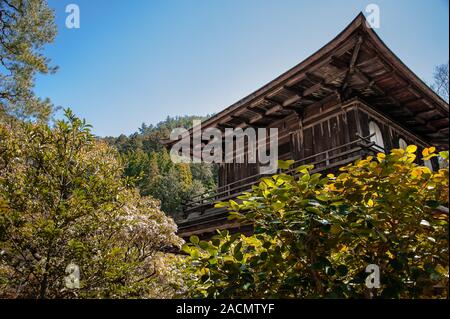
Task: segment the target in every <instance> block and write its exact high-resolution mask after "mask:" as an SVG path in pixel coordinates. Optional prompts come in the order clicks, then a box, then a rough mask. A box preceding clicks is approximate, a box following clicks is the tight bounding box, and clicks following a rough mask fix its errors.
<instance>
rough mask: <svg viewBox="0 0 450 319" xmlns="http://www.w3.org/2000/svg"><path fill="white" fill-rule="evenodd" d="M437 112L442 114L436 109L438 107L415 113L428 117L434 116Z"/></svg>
mask: <svg viewBox="0 0 450 319" xmlns="http://www.w3.org/2000/svg"><path fill="white" fill-rule="evenodd" d="M435 114H439V115H441V114H440V112H439V111H438V110H436V109H432V110H426V111H420V112H417V113H415V114H414V115H416V116H420V117H421V118H428V117H430V116H433V115H435Z"/></svg>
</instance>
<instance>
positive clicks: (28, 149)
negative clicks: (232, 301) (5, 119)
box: [0, 110, 182, 298]
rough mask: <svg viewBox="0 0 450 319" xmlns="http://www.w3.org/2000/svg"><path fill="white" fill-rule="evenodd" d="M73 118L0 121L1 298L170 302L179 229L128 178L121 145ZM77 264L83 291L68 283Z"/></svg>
mask: <svg viewBox="0 0 450 319" xmlns="http://www.w3.org/2000/svg"><path fill="white" fill-rule="evenodd" d="M66 116H67V120H64V121H63V120H61V121H57V122H56V124H55V127H54V128H53V129H51V128H50V127H48V126H47V125H46V124H33V123H24V122H19V123H15V126H14V127H11V126H7V125H5V124H1V125H0V251H1V254H0V255H1V257H0V296H2V297H32V298H35V297H39V298H55V297H58V298H61V297H64V298H68V297H107V298H118V297H120V298H124V297H139V298H145V297H155V298H156V297H157V298H161V297H170V296H172V294H174V293H176V289H177V287H178V283H177V278H178V277H177V276H175V274H174V269H173V268H171V265H172V264H173V262H175V261H176V259H177V258H176V257H175V256H173V255H171V254H169V253H167V252H166V251H167V250H170V249H172V248H174V247H177V246H179V245H181V243H182V240H181V239H180V238H178V237H177V236H176V235H175V232H176V225H175V223H174V222H173V220H172V219H170V218H168V217H166V216H165V215H164V213H162V212H161V211H160V209H159V203H158V202H157V201H155V200H153V199H152V198H149V197H141V196H140V195H139V193H138V192H137V190H136V189H134V188H133V186H132V184H131V181H130V179H128V178H123V166H122V164H121V162H120V161H118V160H117V157H118V154H117V151H116V150H115V149H114V148H112V147H110V146H108V145H107V144H106V143H104V142H101V141H97V140H96V139H95V138H94V137H93V135H92V134H91V133H90V130H89V126H88V125H86V124H85V123H84V121H81V120H79V119H78V118H76V117H75V116H74V115H73V114H72V113H71V112H70V110H68V111H66ZM70 263H75V264H76V265H78V266H79V269H80V272H81V274H80V275H81V276H80V288H79V289H68V288H67V287H66V286H65V284H64V278H65V276H67V273H66V267H67V266H68V265H69V264H70Z"/></svg>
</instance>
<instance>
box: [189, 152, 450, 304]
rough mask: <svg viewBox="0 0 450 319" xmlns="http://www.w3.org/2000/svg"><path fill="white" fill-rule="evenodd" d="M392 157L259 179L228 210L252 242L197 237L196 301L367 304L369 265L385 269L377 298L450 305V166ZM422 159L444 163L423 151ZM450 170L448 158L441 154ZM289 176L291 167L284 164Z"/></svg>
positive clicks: (192, 257)
mask: <svg viewBox="0 0 450 319" xmlns="http://www.w3.org/2000/svg"><path fill="white" fill-rule="evenodd" d="M416 150H417V148H416V147H415V146H413V145H411V146H409V147H408V148H407V149H406V151H404V150H401V149H394V150H392V152H391V153H390V154H387V155H385V154H382V153H380V154H378V155H377V156H376V157H375V158H373V157H372V156H369V157H367V158H366V159H363V160H359V161H357V162H356V163H354V164H349V165H348V166H345V167H342V168H341V169H340V171H341V173H340V174H339V175H338V176H337V177H335V176H334V175H331V174H330V175H328V176H322V175H320V174H318V173H315V174H313V173H312V171H311V170H312V169H313V167H312V166H302V167H299V168H297V169H296V170H295V174H287V173H280V174H277V175H274V176H272V177H265V178H263V179H261V181H260V183H259V184H258V185H256V186H254V187H253V190H252V191H251V192H249V193H245V194H243V195H242V196H240V197H239V198H238V200H237V201H233V200H230V201H229V202H226V203H218V204H217V206H219V207H223V206H226V207H228V209H229V211H230V218H238V219H240V220H241V222H242V223H253V224H254V234H253V235H252V236H249V237H247V236H244V235H230V234H229V233H228V232H227V231H223V232H220V231H219V232H218V235H216V236H215V237H213V239H212V240H211V241H208V242H205V241H199V239H198V237H195V236H193V237H191V239H190V241H191V242H190V243H189V244H185V245H184V246H183V250H184V252H185V253H187V254H188V255H189V257H187V259H188V260H189V261H190V263H191V264H190V267H189V269H188V270H187V273H188V274H189V276H188V277H189V280H190V287H191V296H194V297H198V296H200V297H213V298H230V297H232V298H293V297H295V298H299V297H300V298H319V297H320V298H321V297H326V298H336V297H337V298H364V297H370V291H369V289H368V288H367V287H366V285H365V281H366V278H367V276H368V275H369V274H368V273H366V272H365V269H366V266H367V265H369V264H376V265H378V266H379V268H380V273H381V287H380V289H375V290H373V291H372V293H373V297H378V298H419V297H433V296H434V297H436V296H437V297H445V296H448V271H449V268H448V267H449V265H448V261H449V255H448V236H449V234H448V209H447V212H442V211H445V209H444V210H439V209H438V208H439V207H440V205H443V206H446V207H448V167H447V168H445V169H440V170H439V171H438V172H431V171H430V170H429V169H428V168H427V167H422V166H418V165H417V164H416V163H415V161H416V155H415V152H416ZM422 155H423V157H424V159H430V158H432V157H435V156H438V155H437V154H435V149H434V148H433V147H432V148H427V149H425V150H424V151H423V154H422ZM439 156H441V157H443V158H445V161H446V162H447V163H448V152H441V153H440V155H439ZM280 164H281V166H282V168H287V167H288V166H289V165H290V164H292V162H291V161H288V162H280Z"/></svg>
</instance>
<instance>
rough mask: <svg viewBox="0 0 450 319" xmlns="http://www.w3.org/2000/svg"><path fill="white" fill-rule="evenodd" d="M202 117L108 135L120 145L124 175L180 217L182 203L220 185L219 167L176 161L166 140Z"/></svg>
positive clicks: (142, 193) (167, 119)
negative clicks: (164, 144) (172, 157)
mask: <svg viewBox="0 0 450 319" xmlns="http://www.w3.org/2000/svg"><path fill="white" fill-rule="evenodd" d="M208 117H209V115H207V116H205V117H201V116H177V117H167V118H166V119H165V120H164V121H161V122H159V123H158V124H156V125H146V124H145V123H144V124H142V126H141V127H140V128H139V130H138V132H136V133H134V134H131V135H130V136H125V135H123V134H122V135H120V136H119V137H106V138H105V140H106V141H107V142H108V143H109V144H110V145H113V146H115V147H116V148H117V150H118V151H119V153H120V156H121V157H122V159H123V161H124V164H125V171H124V174H125V176H127V177H130V178H133V179H135V183H136V186H137V187H138V188H139V191H140V192H141V195H144V196H147V195H151V196H152V197H154V198H156V199H158V200H160V201H161V208H162V210H163V211H164V212H165V213H167V214H168V215H170V216H172V217H175V218H176V217H179V214H180V212H181V202H182V200H183V199H189V198H191V197H192V196H195V195H198V194H202V193H204V192H205V191H207V190H210V189H212V188H214V187H215V185H216V176H217V167H216V166H215V165H210V164H205V163H198V164H197V163H195V164H194V163H192V164H175V163H173V162H172V161H171V159H170V155H169V151H168V150H167V149H166V148H165V147H164V146H163V144H162V142H161V141H162V140H164V139H167V138H169V135H170V132H171V131H172V130H173V129H174V128H176V127H184V128H189V127H190V126H192V121H193V120H205V119H207V118H208Z"/></svg>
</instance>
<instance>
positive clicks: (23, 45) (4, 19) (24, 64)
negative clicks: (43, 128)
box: [0, 0, 56, 120]
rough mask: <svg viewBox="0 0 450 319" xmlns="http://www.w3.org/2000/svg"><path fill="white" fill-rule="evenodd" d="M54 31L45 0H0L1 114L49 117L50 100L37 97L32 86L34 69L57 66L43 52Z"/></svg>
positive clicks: (47, 70)
mask: <svg viewBox="0 0 450 319" xmlns="http://www.w3.org/2000/svg"><path fill="white" fill-rule="evenodd" d="M55 35H56V25H55V23H54V15H53V11H52V10H51V9H50V8H49V7H48V5H47V2H46V1H45V0H0V117H4V116H15V117H18V118H20V119H39V120H47V119H48V118H49V116H50V115H51V113H52V111H53V107H52V105H51V103H50V101H49V100H48V99H46V100H41V99H39V98H38V97H36V96H35V94H34V93H33V87H34V80H35V75H36V73H41V74H47V73H51V72H54V71H55V70H56V69H55V68H54V67H50V66H49V59H48V58H46V57H45V56H44V55H43V53H42V50H43V47H44V46H45V45H46V44H47V43H50V42H53V40H54V38H55Z"/></svg>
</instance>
